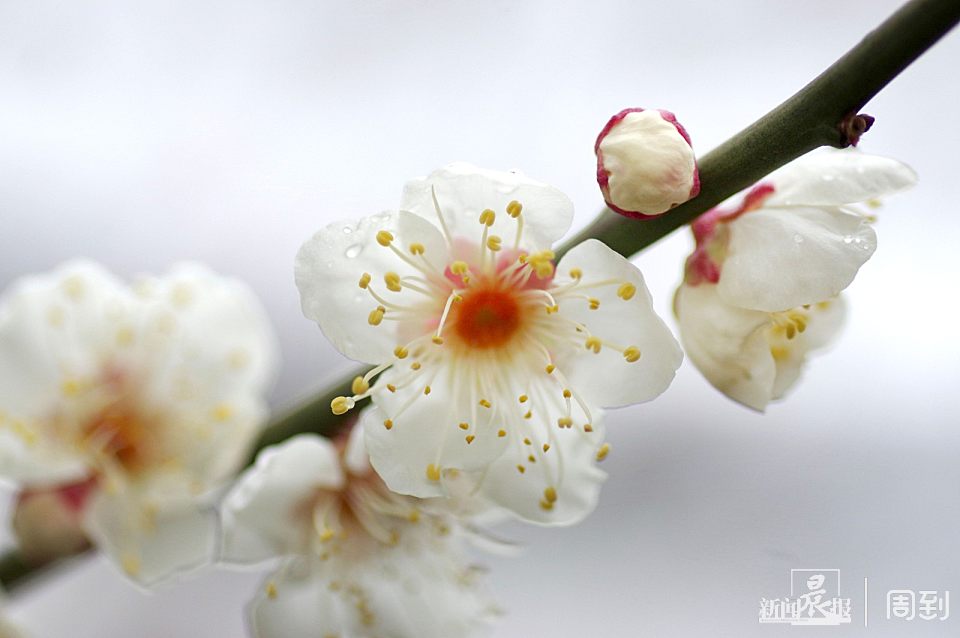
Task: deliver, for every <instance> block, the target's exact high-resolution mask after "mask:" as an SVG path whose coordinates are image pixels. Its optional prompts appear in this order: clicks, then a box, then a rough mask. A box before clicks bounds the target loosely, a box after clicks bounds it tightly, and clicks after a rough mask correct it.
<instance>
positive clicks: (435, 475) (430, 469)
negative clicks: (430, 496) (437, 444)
mask: <svg viewBox="0 0 960 638" xmlns="http://www.w3.org/2000/svg"><path fill="white" fill-rule="evenodd" d="M427 479H428V480H430V481H439V480H440V468H439V467H437V466H436V465H434V464H433V463H431V464H430V465H428V466H427Z"/></svg>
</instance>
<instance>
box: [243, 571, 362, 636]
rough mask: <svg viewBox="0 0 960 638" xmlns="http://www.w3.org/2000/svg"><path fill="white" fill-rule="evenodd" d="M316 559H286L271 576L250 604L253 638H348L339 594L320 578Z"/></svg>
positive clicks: (328, 582) (348, 634)
mask: <svg viewBox="0 0 960 638" xmlns="http://www.w3.org/2000/svg"><path fill="white" fill-rule="evenodd" d="M321 568H322V565H320V564H319V561H317V560H316V559H311V558H307V557H297V558H293V559H288V561H287V562H286V563H285V564H284V566H283V568H282V569H281V570H280V571H277V572H275V573H274V574H271V575H270V577H268V578H267V581H266V583H265V584H264V586H263V587H261V591H260V592H259V593H258V594H257V596H256V597H255V598H254V600H253V602H252V603H251V605H250V619H251V624H252V630H253V635H254V636H255V637H256V638H315V637H317V636H350V635H354V634H352V633H346V631H347V627H349V626H350V625H349V624H348V621H347V619H346V618H345V617H344V616H343V614H344V611H345V610H343V609H342V608H341V605H340V604H338V603H339V601H338V598H339V596H340V594H338V593H336V589H335V588H333V589H331V582H330V580H331V579H329V578H323V577H322V575H321V574H322V572H321V571H320V570H321Z"/></svg>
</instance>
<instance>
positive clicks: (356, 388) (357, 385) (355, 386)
mask: <svg viewBox="0 0 960 638" xmlns="http://www.w3.org/2000/svg"><path fill="white" fill-rule="evenodd" d="M369 389H370V384H369V383H367V382H366V380H365V379H364V378H363V377H355V378H354V379H353V383H352V384H350V390H352V391H353V393H354V394H363V393H364V392H366V391H367V390H369Z"/></svg>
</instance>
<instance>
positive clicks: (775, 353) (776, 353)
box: [770, 346, 790, 361]
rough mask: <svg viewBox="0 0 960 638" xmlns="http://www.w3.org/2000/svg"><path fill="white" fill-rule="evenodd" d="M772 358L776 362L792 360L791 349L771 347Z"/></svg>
mask: <svg viewBox="0 0 960 638" xmlns="http://www.w3.org/2000/svg"><path fill="white" fill-rule="evenodd" d="M770 356H771V357H773V359H774V361H786V360H787V359H789V358H790V349H789V348H787V347H786V346H771V348H770Z"/></svg>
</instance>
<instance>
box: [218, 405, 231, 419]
mask: <svg viewBox="0 0 960 638" xmlns="http://www.w3.org/2000/svg"><path fill="white" fill-rule="evenodd" d="M231 416H233V408H231V407H230V406H229V405H227V404H226V403H221V404H220V405H218V406H217V407H216V408H214V409H213V418H214V419H215V420H217V421H226V420H228V419H229V418H230V417H231Z"/></svg>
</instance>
